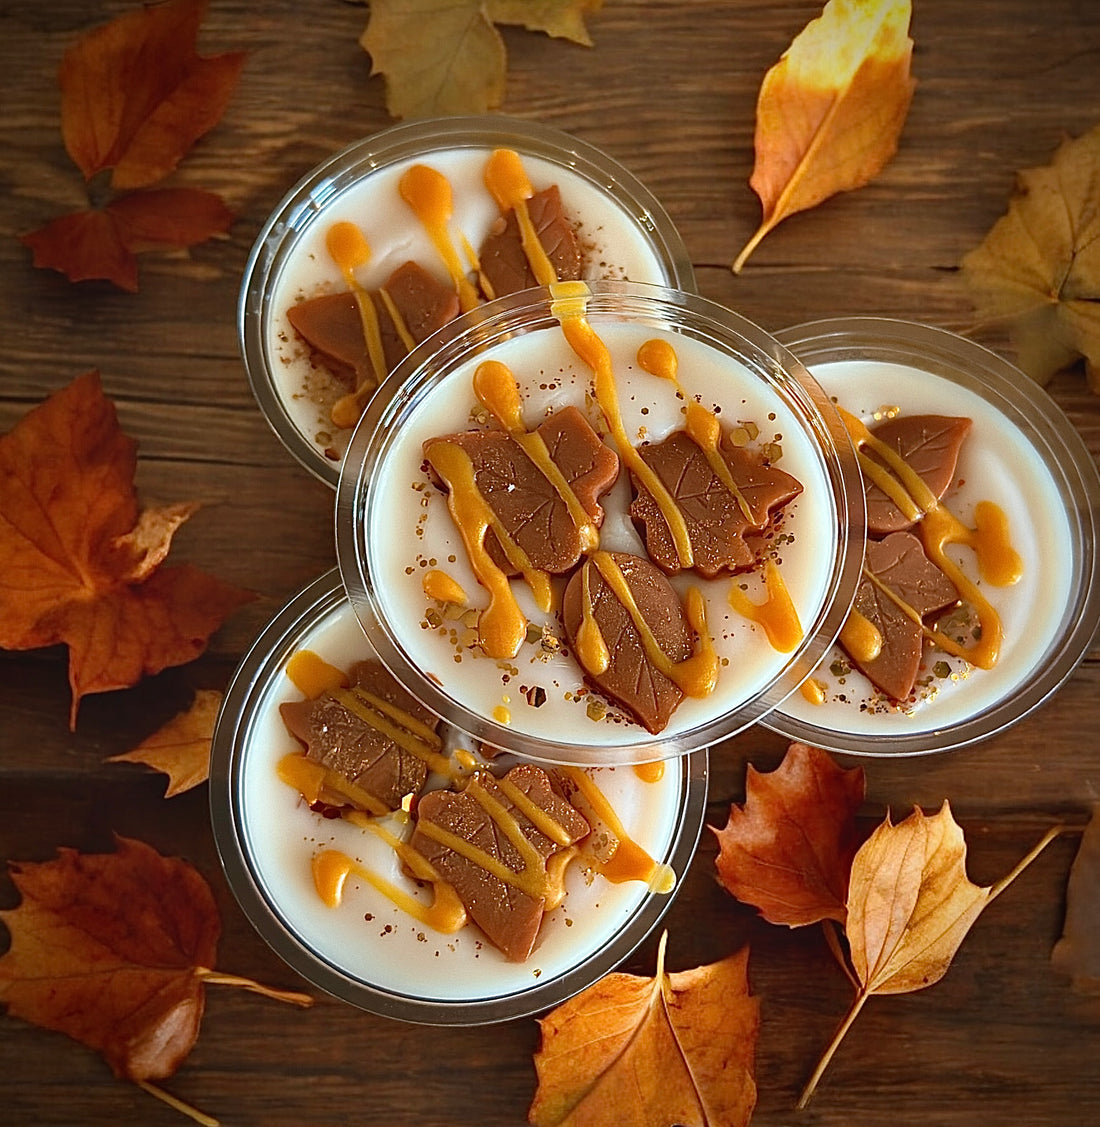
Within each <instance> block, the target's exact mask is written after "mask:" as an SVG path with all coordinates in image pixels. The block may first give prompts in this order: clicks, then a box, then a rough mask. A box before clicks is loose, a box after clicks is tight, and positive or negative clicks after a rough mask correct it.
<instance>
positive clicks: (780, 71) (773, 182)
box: [733, 0, 915, 273]
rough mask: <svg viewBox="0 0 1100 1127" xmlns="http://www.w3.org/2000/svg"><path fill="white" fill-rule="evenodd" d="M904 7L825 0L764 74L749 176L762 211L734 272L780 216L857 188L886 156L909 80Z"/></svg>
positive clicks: (888, 1) (909, 94) (869, 0)
mask: <svg viewBox="0 0 1100 1127" xmlns="http://www.w3.org/2000/svg"><path fill="white" fill-rule="evenodd" d="M911 12H912V6H911V3H910V0H829V2H828V3H827V4H826V5H825V7H824V9H823V10H822V13H821V15H820V16H819V17H818V18H817V19H815V20H812V21H811V22H810V23H808V24H807V25H806V26H805V27H804V28H803V29H802V31H801V32H800V33H799V35H798V36H797V37H796V38H795V40H794V41H793V42H792V43H791V45H790V47H789V48H788V49H787V51H786V52H785V53H784V55H783V57H782V58H781V59H780V60H779V62H777V63H776V64H775V66H773V67H772V68H771V70H769V71H768V73H767V74H766V75H765V77H764V82H763V84H762V85H761V87H760V94H759V97H758V99H757V104H756V135H755V148H756V165H755V167H754V169H753V174H752V179H751V181H750V184H751V185H752V188H753V191H755V192H756V194H757V195H758V196H759V197H760V202H761V203H762V204H763V209H764V217H763V221H762V222H761V224H760V226H759V228H758V229H757V231H756V233H755V234H754V235H753V236H752V238H751V239H750V240H749V242H748V243H747V244H746V245H745V247H744V249H743V250H742V251H741V253H740V254H739V255H738V256H737V260H736V262H734V264H733V270H734V273H738V272H740V270H741V267H742V266H744V264H745V260H746V259H747V258H748V257H749V255H750V254H751V253H752V252H753V250H754V249H755V248H756V246H757V244H758V243H759V242H760V240H761V239H762V238H763V237H764V236H765V235H766V234H767V233H768V232H769V231H771V230H772V228H773V227H775V226H776V225H777V224H779V223H780V222H782V221H783V220H784V219H785V218H786V217H787V216H789V215H792V214H793V213H794V212H796V211H805V210H806V209H807V208H811V207H816V206H817V205H818V204H819V203H821V202H822V200H825V199H827V198H828V197H829V196H831V195H833V194H835V193H836V192H842V191H850V190H852V189H853V188H859V187H862V186H863V185H864V184H866V183H867V182H868V181H869V180H871V179H872V178H873V177H875V176H877V175H878V173H879V172H881V171H882V169H883V168H884V167H885V166H886V164H887V163H888V162H889V160H890V159H891V158H892V157H893V155H894V153H895V152H896V151H897V146H898V138H899V136H900V134H901V129H902V126H903V125H904V124H905V119H906V116H907V115H908V113H909V105H910V102H911V101H912V100H913V90H914V87H915V83H914V81H913V79H912V78H911V76H910V73H909V66H910V59H911V56H912V51H913V41H912V40H911V39H910V38H909V36H908V29H909V19H910V16H911Z"/></svg>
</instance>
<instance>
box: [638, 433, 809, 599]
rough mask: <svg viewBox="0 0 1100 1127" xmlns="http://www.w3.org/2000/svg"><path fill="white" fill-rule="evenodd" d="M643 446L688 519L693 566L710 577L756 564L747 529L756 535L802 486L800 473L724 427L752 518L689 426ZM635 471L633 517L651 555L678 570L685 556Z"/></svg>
mask: <svg viewBox="0 0 1100 1127" xmlns="http://www.w3.org/2000/svg"><path fill="white" fill-rule="evenodd" d="M638 453H639V454H640V455H641V456H642V458H643V459H644V460H645V461H646V463H647V464H648V465H649V466H650V467H652V469H653V471H654V472H655V473H656V474H657V476H658V477H659V478H660V480H661V482H662V483H663V484H664V485H665V487H666V488H667V489H668V490H669V492H670V493H671V494H672V497H673V499H674V500H675V502H676V505H677V507H678V508H679V510H680V512H681V513H682V514H683V516H684V520H685V522H686V524H687V529H688V535H689V536H690V538H691V547H692V552H693V555H694V559H695V565H694V570H696V571H697V572H699V574H700V575H703V576H706V577H707V578H708V579H709V578H713V577H714V576H715V575H717V574H719V572H722V571H741V570H744V569H745V568H749V567H752V566H753V564H754V563H755V562H756V554H755V552H754V550H753V546H752V543H751V542H750V543H746V540H745V537H746V535H748V536H749V537H752V538H758V537H759V536H760V535H761V534H762V533H763V532H764V530H765V529H766V528H767V526H768V525H769V523H770V522H771V521H772V520H773V519H774V518H775V516H776V514H777V513H778V512H779V511H780V510H781V509H782V508H783V506H784V505H786V504H787V503H788V502H789V501H791V500H793V498H795V497H797V496H798V494H799V493H801V492H802V486H801V484H800V483H799V482H798V480H797V479H796V478H794V477H792V476H791V475H790V474H789V473H786V472H785V471H784V470H781V469H777V468H776V467H775V466H772V465H770V464H769V463H768V462H767V460H766V459H765V458H764V457H763V455H762V454H760V453H759V452H757V451H753V450H749V449H748V448H746V447H743V446H735V445H733V443H732V442H731V441H729V433H728V432H727V431H723V435H722V442H721V444H720V445H719V453H720V454H721V456H722V459H723V460H724V461H725V463H726V465H727V466H728V467H729V470H730V476H731V477H732V479H733V481H734V483H735V484H736V486H737V488H738V490H739V491H740V493H741V497H742V498H743V499H744V501H745V502H746V504H747V506H748V510H749V513H751V519H750V517H749V516H747V515H746V514H745V511H744V509H743V508H742V506H741V503H740V501H739V499H738V498H737V496H735V495H734V494H733V493H731V492H730V491H729V489H728V488H727V486H726V484H725V482H723V480H722V479H721V478H720V477H719V476H718V474H717V473H716V472H715V471H714V468H713V467H712V466H711V464H710V462H709V461H708V460H707V456H706V453H705V452H704V451H703V449H702V447H700V446H699V445H698V443H697V442H696V441H695V440H694V439H693V438H692V437H691V435H689V434H688V433H687V431H683V430H677V431H673V432H672V434H670V435H669V436H668V438H666V439H665V440H664V441H663V442H659V443H656V444H654V445H652V446H642V447H640V448H639V450H638ZM631 478H632V481H633V484H634V490H635V498H634V501H633V502H632V503H631V506H630V516H631V518H632V519H633V521H634V523H635V525H636V526H637V527H638V531H639V532H640V533H641V535H642V536H643V538H644V539H645V543H646V551H647V552H648V553H649V557H650V559H651V560H653V562H654V563H655V564H657V566H658V567H660V568H662V569H663V570H664V571H667V572H669V573H670V574H674V573H675V572H677V571H679V570H680V560H679V554H678V553H677V551H676V545H675V543H674V542H673V539H672V534H671V532H670V531H669V527H668V523H667V521H666V520H665V518H664V515H663V514H662V512H661V509H660V506H659V505H658V503H657V502H656V500H654V498H653V496H652V494H651V493H650V492H649V491H648V490H647V489H646V488H645V487H644V486H643V485H642V484H641V482H640V481H639V480H638V479H637V477H635V476H634V475H631Z"/></svg>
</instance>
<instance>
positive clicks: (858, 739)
mask: <svg viewBox="0 0 1100 1127" xmlns="http://www.w3.org/2000/svg"><path fill="white" fill-rule="evenodd" d="M777 335H778V337H779V339H780V340H781V341H782V342H783V344H784V345H786V347H788V348H789V349H790V350H791V351H792V352H793V353H795V355H797V356H798V358H799V359H800V360H801V361H802V362H803V363H804V364H805V365H806V366H807V368H808V369H809V370H810V371H811V372H812V373H813V375H814V377H815V378H816V379H817V381H818V382H819V383H820V384H821V386H822V387H823V388H824V389H825V391H826V392H827V393H828V394H829V396H830V397H831V398H832V399H833V400H834V401H835V402H836V403H837V404H838V405H839V406H840V407H842V408H844V409H846V410H848V411H850V412H851V413H853V414H854V415H855V416H857V417H858V418H859V420H861V421H862V422H863V423H866V424H868V425H869V426H871V427H872V428H873V427H875V426H877V425H879V423H880V422H881V421H883V420H887V419H890V418H894V417H901V416H905V415H920V414H924V413H927V414H929V415H937V416H952V417H956V418H962V419H968V420H969V421H970V426H969V431H968V432H967V434H966V437H965V438H964V439H963V441H962V445H961V447H960V448H959V451H958V462H957V465H956V466H955V469H954V473H953V475H952V480H951V483H950V484H949V485H948V488H947V491H946V492H945V493H944V495H943V503H944V505H945V506H946V507H947V509H948V510H950V511H951V512H952V513H953V514H954V515H955V516H956V517H957V518H958V520H959V521H960V522H961V525H962V526H963V527H964V529H972V528H973V527H974V526H975V524H976V522H980V520H981V518H980V513H981V511H982V508H983V506H985V508H986V511H987V512H989V513H996V511H997V510H1000V513H1001V514H1003V517H1004V518H1005V519H1006V522H1007V539H1008V542H1009V545H1010V547H1011V548H1012V549H1013V550H1014V552H1015V553H1016V555H1017V556H1018V563H1019V567H1018V573H1017V577H1016V579H1015V582H1009V583H1007V584H1002V583H999V582H998V581H997V580H996V579H993V578H990V579H982V578H980V577H979V578H978V579H977V581H976V583H975V591H976V592H977V594H978V596H979V597H982V598H984V599H985V600H987V601H988V603H989V604H990V606H991V608H992V609H993V611H994V612H995V614H996V618H997V620H999V626H1000V629H1001V630H1002V631H1003V638H1002V639H1001V643H1000V652H999V656H997V658H996V661H995V663H994V664H992V666H991V667H989V668H980V667H976V666H975V665H974V664H972V663H971V662H969V661H967V660H965V659H964V658H961V657H959V656H957V655H953V654H951V653H946V652H943V651H942V650H940V649H939V647H938V645H931V646H926V647H925V649H924V653H923V656H922V659H921V667H920V672H919V674H918V678H917V681H916V684H915V687H914V690H913V692H912V693H911V694H910V695H909V696H908V697H907V698H906V699H905V700H903V701H901V702H900V703H899V702H898V701H897V700H890V699H888V698H886V697H885V696H884V695H883V693H882V692H879V691H876V690H875V687H874V686H873V685H872V684H871V683H870V682H869V681H868V680H867V679H866V678H865V677H864V676H863V674H862V673H861V672H860V671H859V670H858V669H855V668H853V663H852V662H851V661H850V660H849V658H848V656H847V655H846V654H845V652H844V651H843V650H842V649H841V648H840V647H839V646H838V647H834V648H833V649H832V650H831V651H830V652H829V654H828V655H827V656H826V657H825V659H824V660H823V661H822V662H820V663H819V665H818V667H817V669H816V670H815V671H814V674H813V676H812V678H811V680H812V681H814V682H817V683H818V684H819V686H820V689H821V693H820V696H821V698H823V699H816V700H810V699H808V698H807V696H806V695H804V694H801V693H799V694H793V695H792V696H790V697H789V698H788V699H787V700H786V701H785V702H784V703H783V704H782V705H781V706H780V707H779V708H777V709H776V710H775V711H773V712H772V713H771V714H770V715H769V716H768V717H767V718H766V720H765V721H764V723H765V725H766V726H767V727H769V728H772V729H774V730H775V731H777V732H779V733H781V734H782V735H785V736H787V737H789V738H790V739H794V740H802V741H804V742H807V743H812V744H816V745H817V746H819V747H823V748H827V749H829V750H832V751H838V752H850V753H854V754H859V755H899V754H900V755H905V754H921V753H928V752H935V751H943V750H947V749H949V748H956V747H961V746H964V745H967V744H972V743H975V742H977V741H980V740H984V739H988V738H989V737H991V736H994V735H996V734H997V733H998V732H1001V731H1003V730H1004V729H1006V728H1008V727H1009V726H1011V725H1012V724H1015V723H1016V722H1018V721H1019V720H1022V719H1023V718H1024V717H1025V716H1027V715H1029V714H1030V713H1032V712H1033V711H1034V710H1035V709H1036V708H1038V707H1039V706H1040V705H1042V704H1043V703H1044V702H1045V701H1047V700H1049V699H1050V697H1051V696H1052V695H1053V694H1054V693H1055V692H1056V691H1057V689H1058V688H1059V687H1060V686H1061V685H1062V683H1063V682H1064V681H1065V680H1066V679H1067V678H1068V677H1069V675H1070V674H1071V673H1072V672H1073V670H1074V669H1075V668H1076V667H1077V665H1078V663H1079V662H1080V661H1081V659H1082V658H1083V657H1084V655H1085V653H1086V652H1087V650H1088V648H1089V646H1090V645H1091V643H1092V640H1093V638H1094V637H1095V634H1096V630H1097V625H1098V623H1100V559H1098V555H1097V551H1098V548H1097V534H1098V531H1100V529H1098V523H1100V475H1098V474H1097V469H1096V466H1095V464H1094V462H1093V460H1092V457H1091V456H1090V454H1089V452H1088V449H1087V448H1086V446H1085V445H1084V443H1083V442H1082V440H1081V438H1080V436H1079V435H1078V434H1077V432H1076V430H1075V429H1074V427H1073V425H1072V423H1071V422H1070V421H1069V419H1068V418H1067V417H1066V416H1065V415H1064V413H1063V412H1062V411H1061V409H1060V408H1059V407H1058V406H1057V405H1056V404H1055V403H1054V402H1053V400H1051V399H1050V397H1049V396H1048V395H1047V394H1046V393H1045V392H1044V391H1043V390H1042V389H1041V388H1040V387H1038V386H1037V385H1036V384H1035V383H1034V382H1033V381H1032V380H1030V379H1029V378H1028V377H1027V376H1026V375H1025V374H1024V373H1023V372H1021V371H1020V370H1019V369H1017V368H1016V367H1014V366H1013V365H1012V364H1010V363H1008V362H1007V361H1005V360H1003V359H1002V358H1001V357H999V356H997V355H996V354H994V353H993V352H990V351H989V350H988V349H986V348H984V347H982V346H981V345H978V344H976V343H974V342H972V341H970V340H967V339H965V338H962V337H959V336H956V335H955V334H953V333H950V332H947V331H945V330H942V329H937V328H932V327H929V326H926V325H919V324H912V323H909V322H903V321H895V320H889V319H882V318H873V317H852V318H843V319H835V320H826V321H816V322H812V323H810V324H805V325H799V326H795V327H793V328H789V329H785V330H783V331H782V332H780V333H779V334H777ZM948 551H949V555H950V556H951V557H952V558H953V559H954V560H955V561H956V562H957V564H958V567H959V568H960V570H961V571H962V572H964V573H965V574H968V575H972V576H976V577H978V576H979V567H978V563H979V561H978V557H977V555H976V552H975V551H974V550H972V548H970V547H967V546H965V545H964V544H963V543H961V542H959V543H956V544H954V545H952V546H950V547H949V550H948ZM965 601H966V600H965V599H964V600H963V602H965ZM926 626H927V624H926ZM982 635H983V631H982V627H981V624H980V623H979V625H978V628H977V630H976V632H975V633H974V636H975V637H977V638H978V639H979V640H980V639H981V637H982ZM968 644H970V645H972V644H973V643H972V642H970V640H969V639H968Z"/></svg>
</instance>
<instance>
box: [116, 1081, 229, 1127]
mask: <svg viewBox="0 0 1100 1127" xmlns="http://www.w3.org/2000/svg"><path fill="white" fill-rule="evenodd" d="M134 1083H135V1084H136V1085H137V1086H138V1087H139V1088H141V1090H142V1091H144V1092H148V1093H149V1095H151V1096H155V1097H156V1098H157V1099H158V1100H160V1101H161V1103H166V1104H167V1105H168V1106H169V1107H170V1108H174V1109H175V1110H176V1111H181V1112H183V1114H184V1115H186V1116H187V1117H188V1118H189V1119H193V1120H194V1121H195V1122H196V1123H198V1124H201V1127H221V1121H220V1120H218V1119H215V1118H214V1117H213V1116H211V1115H207V1114H206V1113H205V1112H201V1111H199V1109H198V1108H197V1107H192V1106H191V1105H190V1104H189V1103H186V1102H185V1101H184V1100H181V1099H180V1098H179V1097H178V1096H173V1095H172V1093H171V1092H166V1091H165V1090H164V1089H163V1088H158V1087H157V1086H156V1084H150V1083H149V1081H148V1080H135V1081H134Z"/></svg>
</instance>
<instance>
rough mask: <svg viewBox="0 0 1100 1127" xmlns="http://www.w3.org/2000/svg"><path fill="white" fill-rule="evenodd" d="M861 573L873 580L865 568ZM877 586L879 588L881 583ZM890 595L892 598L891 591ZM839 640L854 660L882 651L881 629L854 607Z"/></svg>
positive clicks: (863, 659)
mask: <svg viewBox="0 0 1100 1127" xmlns="http://www.w3.org/2000/svg"><path fill="white" fill-rule="evenodd" d="M863 574H864V575H866V576H867V577H868V578H870V579H872V581H873V579H874V577H873V576H871V575H870V573H869V572H868V571H867V569H866V568H864V569H863ZM879 586H880V588H881V584H879ZM882 589H885V588H882ZM891 597H892V598H894V596H893V593H892V592H891ZM895 602H897V603H898V605H899V606H904V605H905V604H903V603H902V602H901V600H900V599H896V598H895ZM909 610H910V611H912V610H913V608H912V607H910V608H909ZM913 613H914V614H916V611H913ZM917 621H918V622H920V615H917ZM840 641H841V644H842V645H843V646H844V648H845V649H846V650H847V651H848V652H849V653H850V654H851V655H852V657H853V658H855V660H856V661H862V662H869V661H874V660H875V658H876V657H878V655H879V654H880V653H882V642H883V638H882V631H881V630H880V629H879V628H878V627H877V626H876V625H875V624H874V623H873V622H872V621H871V620H870V619H869V618H868V617H867V616H866V615H865V614H862V613H861V612H860V611H858V610H856V609H855V608H854V607H853V608H852V609H851V610H850V611H849V612H848V617H847V619H845V622H844V625H843V626H842V627H841V630H840Z"/></svg>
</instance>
